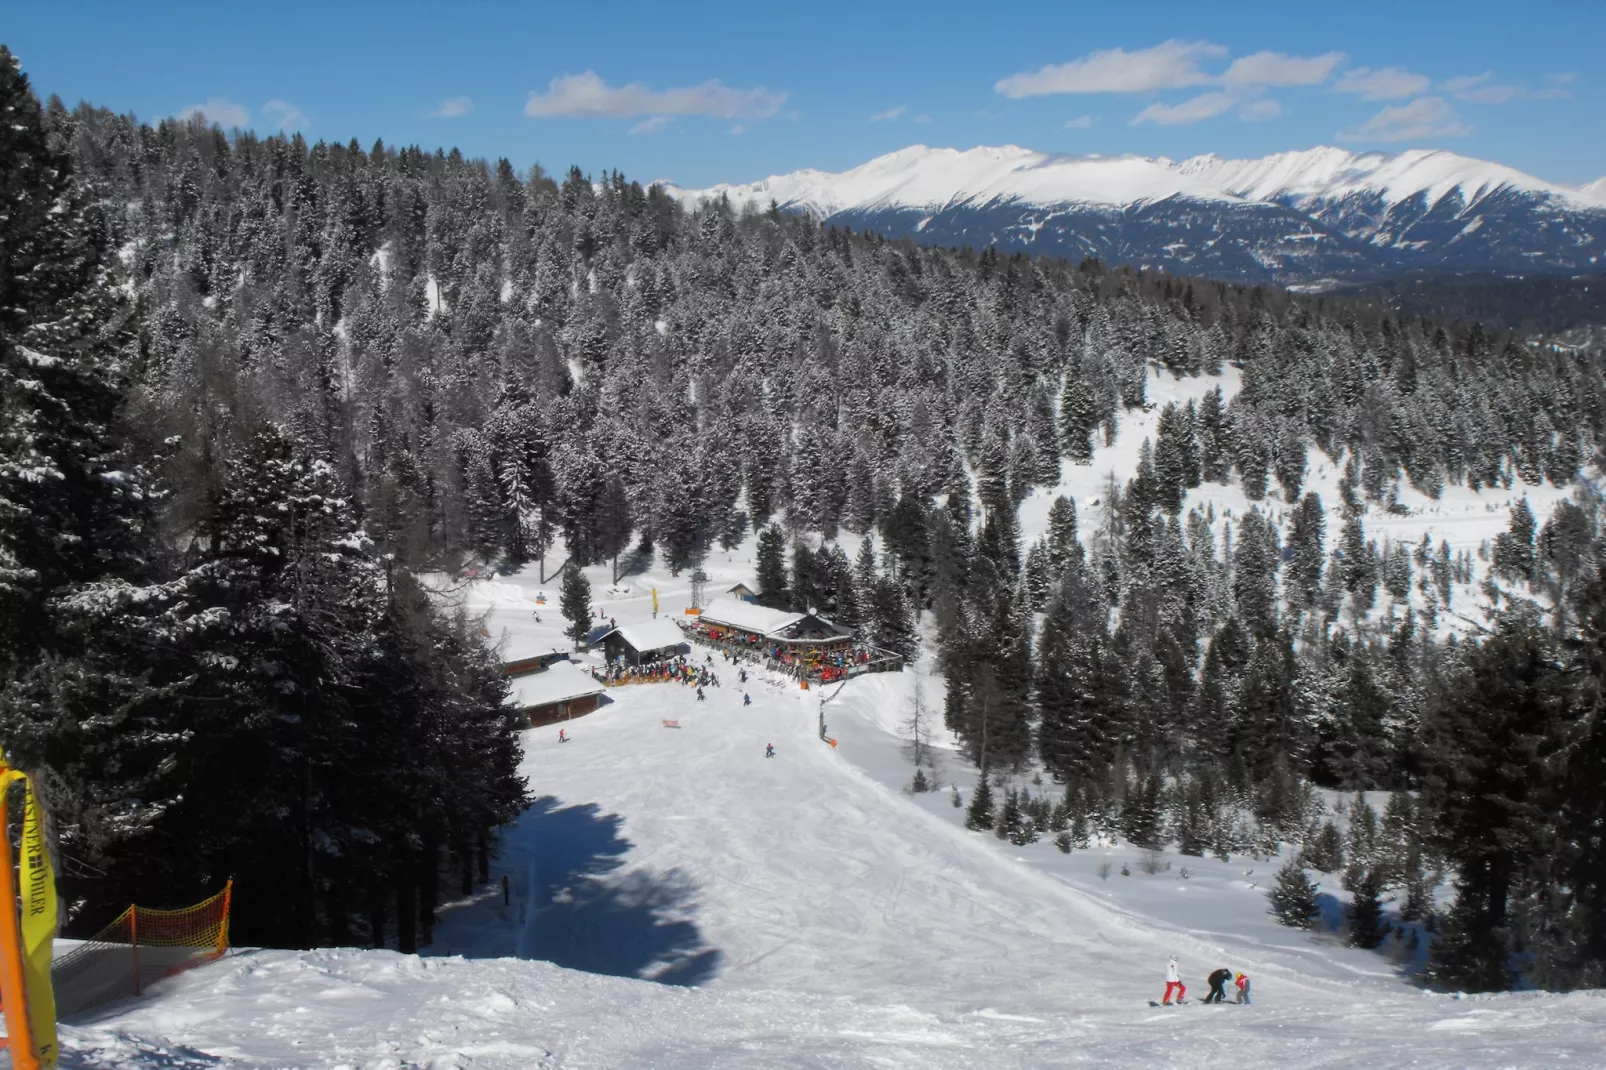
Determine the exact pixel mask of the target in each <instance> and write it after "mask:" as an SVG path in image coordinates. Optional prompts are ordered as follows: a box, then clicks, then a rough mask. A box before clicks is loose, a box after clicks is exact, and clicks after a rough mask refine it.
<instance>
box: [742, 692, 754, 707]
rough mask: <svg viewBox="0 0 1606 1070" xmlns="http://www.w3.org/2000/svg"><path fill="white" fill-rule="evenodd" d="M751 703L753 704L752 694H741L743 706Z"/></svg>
mask: <svg viewBox="0 0 1606 1070" xmlns="http://www.w3.org/2000/svg"><path fill="white" fill-rule="evenodd" d="M752 704H753V696H752V695H743V696H742V705H743V706H751V705H752Z"/></svg>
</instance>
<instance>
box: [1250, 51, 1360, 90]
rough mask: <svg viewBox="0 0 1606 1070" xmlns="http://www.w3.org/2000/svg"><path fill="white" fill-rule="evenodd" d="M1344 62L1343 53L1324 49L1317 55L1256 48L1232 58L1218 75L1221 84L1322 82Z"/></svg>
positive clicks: (1308, 83)
mask: <svg viewBox="0 0 1606 1070" xmlns="http://www.w3.org/2000/svg"><path fill="white" fill-rule="evenodd" d="M1343 62H1344V53H1342V52H1327V53H1324V54H1322V55H1320V56H1286V55H1284V54H1283V53H1281V52H1256V53H1254V54H1252V55H1248V56H1240V57H1238V58H1237V59H1235V60H1233V61H1232V66H1230V67H1228V68H1227V71H1226V73H1225V74H1223V75H1222V76H1221V84H1222V85H1228V86H1248V85H1257V86H1258V85H1270V86H1289V85H1321V84H1322V83H1323V82H1325V81H1327V79H1328V78H1329V77H1331V75H1332V73H1333V68H1335V67H1337V66H1338V65H1339V64H1340V63H1343Z"/></svg>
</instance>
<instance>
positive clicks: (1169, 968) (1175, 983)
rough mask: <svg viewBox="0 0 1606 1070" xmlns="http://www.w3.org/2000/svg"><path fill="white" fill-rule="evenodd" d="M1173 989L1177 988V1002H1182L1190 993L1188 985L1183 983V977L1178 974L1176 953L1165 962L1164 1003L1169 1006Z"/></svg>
mask: <svg viewBox="0 0 1606 1070" xmlns="http://www.w3.org/2000/svg"><path fill="white" fill-rule="evenodd" d="M1173 989H1175V990H1176V993H1177V1002H1178V1003H1181V1002H1182V1000H1183V998H1184V997H1186V996H1187V994H1188V986H1187V985H1185V984H1183V983H1182V981H1181V979H1180V978H1179V977H1178V976H1177V957H1176V956H1175V955H1172V956H1171V961H1170V962H1167V963H1166V964H1165V999H1164V1005H1165V1006H1167V1007H1169V1006H1171V992H1172V990H1173Z"/></svg>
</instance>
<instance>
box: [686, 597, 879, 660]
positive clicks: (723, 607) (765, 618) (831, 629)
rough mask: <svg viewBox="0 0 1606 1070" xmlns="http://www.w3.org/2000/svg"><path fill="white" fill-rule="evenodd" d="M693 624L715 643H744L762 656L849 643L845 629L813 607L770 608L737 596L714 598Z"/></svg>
mask: <svg viewBox="0 0 1606 1070" xmlns="http://www.w3.org/2000/svg"><path fill="white" fill-rule="evenodd" d="M696 627H697V629H698V630H699V631H701V632H703V633H704V634H705V635H707V636H708V638H710V639H712V640H714V641H715V642H722V643H736V644H739V645H741V644H745V645H747V646H750V647H752V648H753V649H754V650H756V651H758V652H759V653H763V654H766V655H768V654H770V653H771V652H773V651H777V650H778V651H780V652H782V653H801V652H802V651H805V650H811V651H814V650H817V651H834V650H838V649H840V650H847V649H850V648H851V647H852V646H853V636H852V635H851V634H850V633H849V632H846V631H844V630H842V629H841V628H838V627H837V626H836V625H835V624H832V623H831V622H830V621H828V620H826V619H825V618H824V617H822V616H820V615H819V614H818V613H816V612H814V611H813V610H810V611H809V612H807V613H799V612H797V611H795V610H787V609H771V608H769V607H768V606H761V605H758V604H756V603H753V602H747V601H744V600H742V599H740V598H720V599H717V600H716V601H714V602H713V603H712V604H710V605H709V606H708V607H707V608H706V609H704V610H703V611H702V612H701V613H699V614H698V615H697V624H696Z"/></svg>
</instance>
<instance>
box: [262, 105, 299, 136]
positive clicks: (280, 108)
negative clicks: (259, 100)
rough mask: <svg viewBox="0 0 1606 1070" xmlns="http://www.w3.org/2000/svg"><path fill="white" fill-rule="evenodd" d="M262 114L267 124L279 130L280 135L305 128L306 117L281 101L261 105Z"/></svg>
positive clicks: (293, 106)
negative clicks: (265, 117) (266, 119)
mask: <svg viewBox="0 0 1606 1070" xmlns="http://www.w3.org/2000/svg"><path fill="white" fill-rule="evenodd" d="M262 114H263V115H265V116H267V118H268V122H270V123H272V124H273V125H274V126H276V127H278V128H279V133H281V134H282V133H285V132H286V131H289V130H304V129H306V127H307V117H306V116H305V115H303V114H301V109H300V108H298V107H296V106H295V105H294V104H290V103H288V102H286V101H283V100H270V101H268V102H267V103H266V104H264V105H262Z"/></svg>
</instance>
